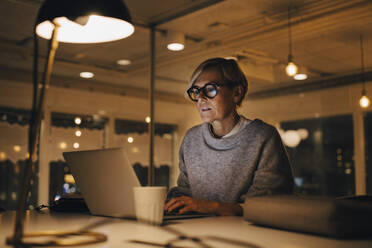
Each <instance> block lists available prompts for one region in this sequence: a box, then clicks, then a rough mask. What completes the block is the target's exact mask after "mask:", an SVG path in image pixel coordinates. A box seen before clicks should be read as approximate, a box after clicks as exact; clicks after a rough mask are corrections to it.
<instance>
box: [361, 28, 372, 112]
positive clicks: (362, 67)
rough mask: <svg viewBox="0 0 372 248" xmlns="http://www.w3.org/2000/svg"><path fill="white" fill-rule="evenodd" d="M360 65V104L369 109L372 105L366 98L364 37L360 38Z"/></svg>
mask: <svg viewBox="0 0 372 248" xmlns="http://www.w3.org/2000/svg"><path fill="white" fill-rule="evenodd" d="M360 62H361V63H360V64H361V72H362V73H361V74H362V96H361V98H360V99H359V104H360V106H361V107H362V108H367V107H368V106H369V104H370V100H369V98H368V97H367V96H366V94H367V92H366V85H365V80H364V51H363V37H362V35H361V36H360Z"/></svg>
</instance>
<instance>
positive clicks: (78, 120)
mask: <svg viewBox="0 0 372 248" xmlns="http://www.w3.org/2000/svg"><path fill="white" fill-rule="evenodd" d="M74 122H75V124H76V125H80V124H81V118H80V117H76V118H75V120H74Z"/></svg>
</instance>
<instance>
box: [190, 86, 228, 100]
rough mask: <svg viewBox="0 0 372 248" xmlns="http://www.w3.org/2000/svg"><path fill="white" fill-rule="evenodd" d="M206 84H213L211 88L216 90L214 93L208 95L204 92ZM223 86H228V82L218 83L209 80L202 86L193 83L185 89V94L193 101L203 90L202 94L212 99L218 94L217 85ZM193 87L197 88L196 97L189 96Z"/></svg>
mask: <svg viewBox="0 0 372 248" xmlns="http://www.w3.org/2000/svg"><path fill="white" fill-rule="evenodd" d="M208 86H213V88H214V89H215V90H216V94H215V95H214V96H208V92H206V87H208ZM223 86H228V83H218V82H209V83H206V84H205V85H204V86H203V87H198V86H196V85H193V86H191V87H190V88H189V89H188V90H187V95H188V96H189V98H190V99H191V101H194V102H197V101H198V96H199V95H200V92H203V95H204V96H205V97H207V98H209V99H213V98H215V97H216V96H217V94H218V87H223ZM193 89H197V90H198V93H197V94H196V95H197V98H195V99H194V98H192V96H191V93H192V90H193Z"/></svg>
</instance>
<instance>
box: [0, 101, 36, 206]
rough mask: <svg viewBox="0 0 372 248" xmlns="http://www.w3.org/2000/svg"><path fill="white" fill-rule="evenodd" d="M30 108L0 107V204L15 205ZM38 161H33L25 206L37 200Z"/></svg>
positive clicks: (26, 142)
mask: <svg viewBox="0 0 372 248" xmlns="http://www.w3.org/2000/svg"><path fill="white" fill-rule="evenodd" d="M29 119H30V111H28V110H25V109H17V108H9V107H0V207H2V208H4V209H7V210H13V209H16V208H17V203H18V199H19V192H20V188H21V186H22V180H23V175H24V171H25V165H26V158H27V157H28V127H29ZM38 170H39V167H38V161H36V163H35V168H34V171H33V175H32V179H31V191H30V193H29V195H28V207H29V208H33V207H35V206H36V204H37V197H38V196H37V193H38V191H37V185H38V179H37V173H38Z"/></svg>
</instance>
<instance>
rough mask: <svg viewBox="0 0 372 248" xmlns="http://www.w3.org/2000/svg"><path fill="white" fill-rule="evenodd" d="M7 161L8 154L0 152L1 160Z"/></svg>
mask: <svg viewBox="0 0 372 248" xmlns="http://www.w3.org/2000/svg"><path fill="white" fill-rule="evenodd" d="M5 159H6V153H5V152H0V160H5Z"/></svg>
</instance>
